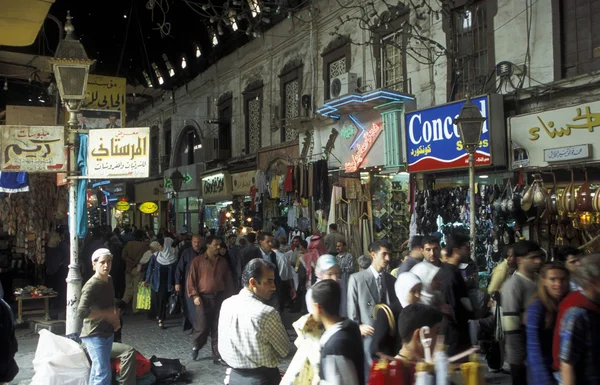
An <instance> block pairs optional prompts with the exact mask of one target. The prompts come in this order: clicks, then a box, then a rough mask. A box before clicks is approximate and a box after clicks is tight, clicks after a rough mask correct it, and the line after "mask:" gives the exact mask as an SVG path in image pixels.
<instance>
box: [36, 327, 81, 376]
mask: <svg viewBox="0 0 600 385" xmlns="http://www.w3.org/2000/svg"><path fill="white" fill-rule="evenodd" d="M39 334H40V339H39V340H38V345H37V349H36V351H35V357H34V359H33V361H32V364H33V369H34V371H35V374H34V376H33V378H32V379H31V385H87V383H88V378H89V375H90V364H89V361H88V358H87V356H86V354H85V352H84V351H83V348H82V347H81V346H80V345H79V344H78V343H77V342H75V341H72V340H70V339H68V338H65V337H61V336H57V335H55V334H53V333H51V332H50V331H48V330H40V332H39Z"/></svg>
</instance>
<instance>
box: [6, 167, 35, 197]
mask: <svg viewBox="0 0 600 385" xmlns="http://www.w3.org/2000/svg"><path fill="white" fill-rule="evenodd" d="M27 191H29V180H28V177H27V173H26V172H7V171H4V172H0V192H4V193H17V192H27Z"/></svg>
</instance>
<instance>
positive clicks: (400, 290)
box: [370, 273, 423, 359]
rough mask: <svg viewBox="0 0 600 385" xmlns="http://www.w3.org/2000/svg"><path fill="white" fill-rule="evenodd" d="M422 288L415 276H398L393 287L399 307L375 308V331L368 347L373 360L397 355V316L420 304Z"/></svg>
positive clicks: (380, 305)
mask: <svg viewBox="0 0 600 385" xmlns="http://www.w3.org/2000/svg"><path fill="white" fill-rule="evenodd" d="M422 287H423V284H422V283H421V280H420V279H419V277H417V276H416V275H415V274H413V273H402V274H400V275H399V276H398V279H397V280H396V284H395V287H394V289H395V291H396V296H397V297H398V300H399V301H400V305H399V306H398V305H396V306H391V307H390V306H387V305H385V304H379V305H376V306H375V309H374V313H375V314H374V317H375V327H374V329H375V330H374V332H373V339H372V340H371V347H370V349H371V357H372V358H373V359H379V357H378V353H383V354H386V355H388V356H392V357H394V356H396V355H397V354H398V352H399V351H400V348H401V347H402V341H401V339H400V336H398V335H397V330H398V316H399V315H400V312H401V311H402V309H403V308H405V307H407V306H408V305H413V304H415V303H419V302H420V299H421V289H422Z"/></svg>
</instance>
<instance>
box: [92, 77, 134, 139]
mask: <svg viewBox="0 0 600 385" xmlns="http://www.w3.org/2000/svg"><path fill="white" fill-rule="evenodd" d="M126 101H127V81H126V79H125V78H115V77H111V76H100V75H89V76H88V85H87V90H86V91H85V104H84V105H83V108H84V109H88V110H112V111H115V110H119V111H121V126H122V127H127V126H126V124H125V104H126ZM115 128H116V127H115Z"/></svg>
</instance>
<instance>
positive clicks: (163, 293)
mask: <svg viewBox="0 0 600 385" xmlns="http://www.w3.org/2000/svg"><path fill="white" fill-rule="evenodd" d="M157 242H158V245H156V252H155V253H154V254H153V255H152V257H151V258H150V263H148V269H147V270H146V282H144V285H148V284H150V285H151V287H152V294H153V297H154V298H153V299H152V302H154V303H155V306H156V314H157V317H158V327H159V328H161V329H164V328H165V326H164V324H163V322H164V320H165V318H166V316H167V304H168V302H169V294H170V293H171V292H172V291H173V278H174V274H175V267H176V266H177V253H176V252H175V249H173V247H172V245H173V239H172V238H159V239H158V241H157Z"/></svg>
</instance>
